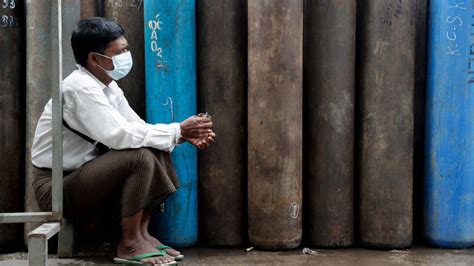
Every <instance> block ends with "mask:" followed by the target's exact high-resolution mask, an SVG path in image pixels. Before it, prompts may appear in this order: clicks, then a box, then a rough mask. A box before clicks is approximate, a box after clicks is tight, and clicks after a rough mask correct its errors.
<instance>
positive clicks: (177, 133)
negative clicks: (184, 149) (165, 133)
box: [171, 123, 181, 144]
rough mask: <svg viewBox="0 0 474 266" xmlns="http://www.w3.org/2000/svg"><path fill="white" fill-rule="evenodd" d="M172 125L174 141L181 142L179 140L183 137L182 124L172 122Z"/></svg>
mask: <svg viewBox="0 0 474 266" xmlns="http://www.w3.org/2000/svg"><path fill="white" fill-rule="evenodd" d="M171 125H172V126H173V128H174V134H175V139H174V143H175V144H181V143H180V142H179V140H180V139H181V126H180V125H179V123H172V124H171Z"/></svg>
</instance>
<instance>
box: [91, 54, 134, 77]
mask: <svg viewBox="0 0 474 266" xmlns="http://www.w3.org/2000/svg"><path fill="white" fill-rule="evenodd" d="M96 54H98V55H101V56H103V57H106V58H109V59H111V60H112V63H113V64H114V69H112V70H107V69H104V68H103V67H101V66H100V65H97V66H98V67H100V68H101V69H102V70H104V71H105V73H107V75H109V77H111V78H112V79H114V80H119V79H121V78H123V77H125V76H126V75H127V74H128V72H130V70H131V69H132V66H133V60H132V54H131V53H130V51H127V52H125V53H121V54H119V55H115V56H113V57H108V56H106V55H103V54H99V53H96Z"/></svg>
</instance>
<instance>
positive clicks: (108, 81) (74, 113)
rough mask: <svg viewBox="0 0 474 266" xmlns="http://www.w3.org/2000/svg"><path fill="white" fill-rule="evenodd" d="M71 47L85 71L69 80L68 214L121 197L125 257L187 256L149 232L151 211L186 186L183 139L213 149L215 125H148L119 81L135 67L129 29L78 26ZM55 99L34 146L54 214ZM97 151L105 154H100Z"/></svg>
mask: <svg viewBox="0 0 474 266" xmlns="http://www.w3.org/2000/svg"><path fill="white" fill-rule="evenodd" d="M71 45H72V49H73V52H74V57H75V59H76V61H77V63H78V65H77V66H78V69H77V70H75V71H74V72H73V73H71V74H70V75H69V76H68V77H67V78H65V79H64V81H63V86H62V93H63V118H64V122H63V124H64V127H63V137H64V140H63V153H64V155H63V160H64V163H63V167H64V171H65V172H64V216H65V217H66V218H74V217H78V216H82V215H87V214H88V213H90V212H91V211H94V210H100V208H104V207H107V206H104V205H105V204H106V203H107V202H110V200H111V199H116V200H120V203H121V217H122V221H121V223H122V236H121V241H120V244H119V245H118V248H117V256H118V257H119V259H118V261H120V260H122V261H123V260H131V259H132V260H135V261H139V262H141V263H143V264H165V263H172V262H174V257H180V256H182V255H181V254H180V253H179V252H178V251H176V250H174V249H172V248H168V249H165V251H166V253H165V252H163V251H161V250H158V249H157V246H161V245H162V243H160V241H159V240H158V239H156V238H154V237H152V236H151V235H150V234H149V233H148V224H149V222H150V217H151V214H152V213H153V211H154V210H156V209H157V207H158V206H159V205H160V204H161V203H162V202H163V201H164V200H165V199H166V198H167V197H168V196H169V195H170V194H171V193H173V192H175V191H176V189H177V188H178V187H179V181H178V178H177V177H176V173H175V171H174V169H173V166H172V164H171V160H170V154H169V153H170V152H171V151H172V150H173V149H174V147H175V146H176V145H177V144H179V143H181V142H182V141H189V142H190V143H191V144H193V145H195V146H197V147H198V148H201V149H202V148H206V147H207V146H209V144H210V143H212V142H213V141H214V138H215V134H214V132H212V129H211V128H212V122H211V120H210V119H209V118H207V117H205V116H199V115H198V116H191V117H189V118H187V119H186V120H184V121H183V122H181V123H172V124H156V125H152V124H147V123H145V122H144V121H143V120H142V119H140V117H139V116H138V115H137V114H136V113H135V112H134V111H133V110H132V109H131V108H130V106H129V104H128V102H127V100H126V99H125V97H124V94H123V92H122V90H121V89H120V88H119V87H118V85H117V83H116V82H115V81H114V80H118V79H120V78H123V77H124V76H126V75H127V74H128V72H129V71H130V69H131V67H132V57H131V54H130V51H128V43H127V40H126V39H125V37H124V29H123V28H122V27H121V26H120V25H118V24H117V23H115V22H113V21H111V20H107V19H104V18H90V19H85V20H82V21H80V22H79V23H78V25H77V28H76V29H75V30H74V31H73V33H72V38H71ZM51 118H52V116H51V100H50V101H49V102H48V103H47V105H46V107H45V108H44V111H43V114H42V115H41V118H40V119H39V122H38V125H37V127H36V132H35V137H34V141H33V146H32V151H31V153H32V162H33V166H34V169H33V176H34V181H33V186H34V190H35V195H36V199H37V201H38V204H39V206H40V208H41V209H42V210H44V211H47V210H50V209H51V186H52V184H51V175H52V174H51V167H52V128H51V126H52V121H51ZM98 146H101V147H106V149H105V150H104V149H101V150H103V151H101V153H100V154H99V149H98Z"/></svg>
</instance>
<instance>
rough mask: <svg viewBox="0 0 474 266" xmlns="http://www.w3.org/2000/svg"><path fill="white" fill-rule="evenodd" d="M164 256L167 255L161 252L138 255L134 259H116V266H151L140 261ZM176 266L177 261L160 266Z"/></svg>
mask: <svg viewBox="0 0 474 266" xmlns="http://www.w3.org/2000/svg"><path fill="white" fill-rule="evenodd" d="M164 255H165V253H164V252H163V251H161V250H160V251H159V252H152V253H146V254H141V255H137V256H135V257H133V258H130V259H123V258H114V263H115V264H133V265H149V264H145V263H143V262H140V260H142V259H147V258H152V257H160V256H164ZM175 264H176V261H173V262H168V263H161V264H159V265H175ZM155 265H156V264H155Z"/></svg>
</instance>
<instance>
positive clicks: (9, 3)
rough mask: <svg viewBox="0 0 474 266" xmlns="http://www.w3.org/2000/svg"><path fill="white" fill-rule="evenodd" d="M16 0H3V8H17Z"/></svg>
mask: <svg viewBox="0 0 474 266" xmlns="http://www.w3.org/2000/svg"><path fill="white" fill-rule="evenodd" d="M15 6H16V5H15V0H2V7H3V8H10V9H14V8H15Z"/></svg>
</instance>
